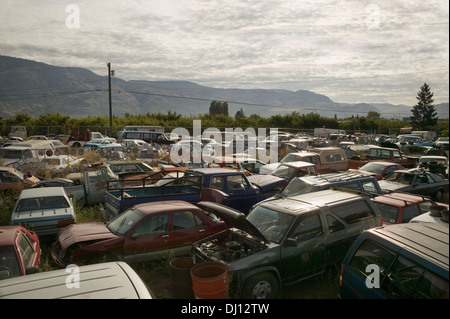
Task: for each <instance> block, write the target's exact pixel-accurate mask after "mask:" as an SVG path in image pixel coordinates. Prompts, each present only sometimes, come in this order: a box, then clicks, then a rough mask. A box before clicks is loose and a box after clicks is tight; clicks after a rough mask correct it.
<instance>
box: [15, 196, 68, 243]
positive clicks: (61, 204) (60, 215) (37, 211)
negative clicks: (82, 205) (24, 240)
mask: <svg viewBox="0 0 450 319" xmlns="http://www.w3.org/2000/svg"><path fill="white" fill-rule="evenodd" d="M75 222H76V215H75V209H74V207H73V204H72V200H71V199H70V198H69V196H68V195H67V193H66V191H65V190H64V188H63V187H40V188H29V189H24V190H22V191H21V192H20V195H19V198H18V199H17V201H16V204H15V205H14V209H13V211H12V213H11V221H10V225H26V227H27V228H28V229H30V230H31V231H34V232H35V233H36V234H38V236H39V237H41V236H46V235H56V234H57V233H58V232H59V231H60V230H61V229H62V228H64V227H65V226H68V225H70V224H74V223H75Z"/></svg>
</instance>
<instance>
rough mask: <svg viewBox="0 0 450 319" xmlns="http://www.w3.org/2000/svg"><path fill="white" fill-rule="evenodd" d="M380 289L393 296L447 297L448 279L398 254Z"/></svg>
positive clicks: (402, 297)
mask: <svg viewBox="0 0 450 319" xmlns="http://www.w3.org/2000/svg"><path fill="white" fill-rule="evenodd" d="M381 289H382V290H384V291H385V292H386V293H387V294H389V295H390V296H391V297H393V298H401V299H406V298H414V299H417V298H420V299H423V298H425V299H442V298H448V293H449V285H448V281H447V280H444V279H443V278H441V277H438V276H437V275H435V274H433V273H431V272H429V271H428V270H426V269H424V268H423V267H422V266H420V265H418V264H417V263H415V262H413V261H411V260H409V259H407V258H405V257H403V256H399V258H398V259H397V260H396V262H395V263H394V265H393V266H392V269H391V270H390V271H389V275H388V276H386V279H385V280H384V281H383V283H382V286H381Z"/></svg>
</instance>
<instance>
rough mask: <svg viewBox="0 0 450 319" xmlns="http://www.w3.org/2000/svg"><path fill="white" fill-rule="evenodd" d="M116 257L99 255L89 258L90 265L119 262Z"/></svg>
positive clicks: (109, 254) (110, 254) (106, 254)
mask: <svg viewBox="0 0 450 319" xmlns="http://www.w3.org/2000/svg"><path fill="white" fill-rule="evenodd" d="M118 260H119V258H117V256H116V255H114V254H112V253H98V254H95V255H93V256H92V257H91V258H89V264H98V263H106V262H110V261H118Z"/></svg>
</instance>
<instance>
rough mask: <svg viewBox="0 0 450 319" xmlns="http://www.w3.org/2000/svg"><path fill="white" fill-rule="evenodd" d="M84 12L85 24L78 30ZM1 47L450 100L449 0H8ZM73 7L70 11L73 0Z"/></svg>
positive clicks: (366, 95)
mask: <svg viewBox="0 0 450 319" xmlns="http://www.w3.org/2000/svg"><path fill="white" fill-rule="evenodd" d="M69 5H75V7H76V8H78V9H79V22H80V25H79V28H76V27H73V26H74V24H73V22H74V21H75V20H74V19H72V17H74V14H75V12H74V11H69V12H66V8H68V6H69ZM1 7H2V8H1V11H0V43H1V52H0V54H1V55H7V56H13V57H19V58H25V59H30V60H36V61H39V62H44V63H48V64H52V65H57V66H76V67H82V68H87V69H90V70H91V71H93V72H95V73H97V74H99V75H106V74H107V67H106V63H107V62H111V64H112V67H113V69H114V70H115V72H116V76H117V77H119V78H121V79H124V80H149V81H153V80H186V81H192V82H195V83H198V84H200V85H205V86H210V87H219V88H266V89H269V88H271V89H288V90H293V91H297V90H310V91H313V92H315V93H319V94H324V95H327V96H328V97H330V98H331V99H332V100H333V101H335V102H341V103H345V102H349V103H358V102H365V103H392V104H405V105H414V104H415V103H416V99H415V97H416V95H417V91H418V90H419V89H420V86H421V85H422V84H423V83H427V84H429V85H430V87H431V89H432V90H433V91H434V98H435V103H441V102H448V100H449V92H448V91H449V4H448V2H447V1H443V0H428V1H427V0H414V1H409V0H401V1H396V0H373V1H370V0H369V1H358V0H350V1H339V0H318V1H313V0H248V1H243V0H235V1H229V0H224V1H217V0H169V1H161V0H150V1H148V0H134V1H131V0H108V1H106V0H94V1H87V0H79V1H77V0H68V1H61V0H48V1H36V0H9V1H5V0H1ZM69 8H73V6H72V7H69Z"/></svg>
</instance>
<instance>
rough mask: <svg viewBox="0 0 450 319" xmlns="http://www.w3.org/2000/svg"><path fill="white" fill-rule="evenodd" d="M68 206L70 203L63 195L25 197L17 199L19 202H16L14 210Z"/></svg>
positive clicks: (22, 210) (23, 210)
mask: <svg viewBox="0 0 450 319" xmlns="http://www.w3.org/2000/svg"><path fill="white" fill-rule="evenodd" d="M68 207H70V204H69V202H68V201H67V199H66V198H65V197H63V196H51V197H40V198H26V199H22V200H20V201H19V203H18V204H17V209H16V212H25V211H30V210H41V209H57V208H68Z"/></svg>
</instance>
